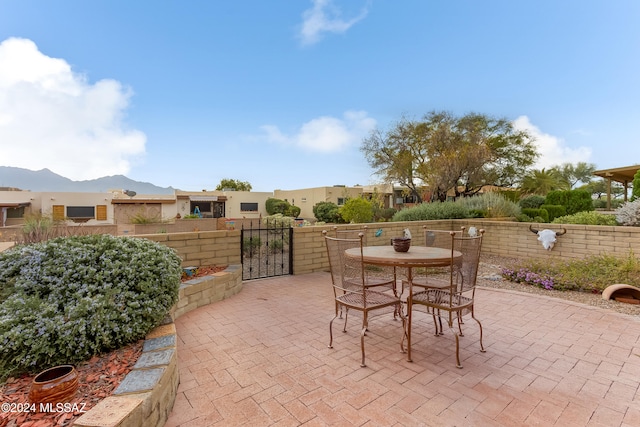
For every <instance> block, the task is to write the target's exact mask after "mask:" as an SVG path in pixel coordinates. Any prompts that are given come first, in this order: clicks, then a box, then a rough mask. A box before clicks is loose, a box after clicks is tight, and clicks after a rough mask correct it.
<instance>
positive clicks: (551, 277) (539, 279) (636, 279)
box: [502, 252, 640, 293]
mask: <svg viewBox="0 0 640 427" xmlns="http://www.w3.org/2000/svg"><path fill="white" fill-rule="evenodd" d="M502 275H503V277H505V278H507V279H509V280H511V281H514V282H518V283H525V284H529V285H533V286H538V287H541V288H545V289H553V290H560V291H584V292H598V293H602V291H603V290H604V289H605V288H606V287H607V286H609V285H611V284H613V283H627V284H629V285H632V286H640V259H638V258H636V257H635V256H634V254H633V253H631V252H630V253H629V254H628V255H627V256H626V257H620V256H615V255H607V254H603V255H591V256H589V257H587V258H585V259H581V260H569V261H566V260H555V261H554V260H549V259H544V260H541V259H529V260H526V261H522V262H520V263H518V264H517V265H515V266H513V267H510V268H505V269H503V270H502Z"/></svg>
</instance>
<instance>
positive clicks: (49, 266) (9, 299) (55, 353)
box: [0, 235, 182, 379]
mask: <svg viewBox="0 0 640 427" xmlns="http://www.w3.org/2000/svg"><path fill="white" fill-rule="evenodd" d="M181 273H182V269H181V260H180V258H179V257H178V256H177V255H176V253H175V251H174V250H173V249H170V248H168V247H166V246H163V245H160V244H158V243H155V242H152V241H150V240H146V239H137V238H120V237H114V236H109V235H90V236H74V237H66V238H56V239H53V240H49V241H46V242H42V243H35V244H32V245H26V246H17V247H15V248H12V249H10V250H8V251H5V252H3V253H0V379H4V378H6V377H7V376H9V375H14V374H18V373H21V372H36V371H40V370H43V369H46V368H48V367H51V366H54V365H59V364H67V363H71V364H74V363H77V362H81V361H83V360H86V359H88V358H90V357H91V356H93V355H96V354H100V353H102V352H105V351H110V350H113V349H116V348H119V347H122V346H124V345H126V344H128V343H131V342H134V341H137V340H138V339H140V338H143V337H144V336H145V335H146V334H147V333H148V332H149V331H150V330H151V329H153V328H154V327H156V326H157V325H158V324H160V322H161V321H162V320H163V318H164V317H165V316H166V314H167V313H168V311H169V309H170V308H171V307H172V306H173V304H174V303H175V302H176V301H177V299H178V288H179V286H180V276H181Z"/></svg>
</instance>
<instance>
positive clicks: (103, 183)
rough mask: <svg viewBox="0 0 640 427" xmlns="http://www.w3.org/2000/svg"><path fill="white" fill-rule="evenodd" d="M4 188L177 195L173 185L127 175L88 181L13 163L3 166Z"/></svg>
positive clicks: (0, 181)
mask: <svg viewBox="0 0 640 427" xmlns="http://www.w3.org/2000/svg"><path fill="white" fill-rule="evenodd" d="M0 187H12V188H19V189H21V190H31V191H36V192H37V191H64V192H81V193H104V192H107V191H109V190H114V189H126V190H133V191H135V192H136V193H138V194H173V191H174V188H173V187H158V186H157V185H153V184H151V183H149V182H140V181H134V180H132V179H129V178H127V177H126V176H124V175H113V176H105V177H102V178H97V179H90V180H87V181H72V180H70V179H69V178H65V177H64V176H61V175H58V174H55V173H53V172H51V171H50V170H49V169H42V170H39V171H32V170H29V169H23V168H16V167H11V166H0Z"/></svg>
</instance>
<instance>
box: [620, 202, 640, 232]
mask: <svg viewBox="0 0 640 427" xmlns="http://www.w3.org/2000/svg"><path fill="white" fill-rule="evenodd" d="M616 220H617V221H618V222H619V223H620V224H622V225H631V226H640V199H636V200H634V201H633V202H627V203H625V204H624V205H622V206H620V207H619V208H618V209H616Z"/></svg>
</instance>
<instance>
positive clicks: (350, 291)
mask: <svg viewBox="0 0 640 427" xmlns="http://www.w3.org/2000/svg"><path fill="white" fill-rule="evenodd" d="M323 234H324V236H325V242H326V246H327V255H328V257H329V266H330V271H331V282H332V285H333V296H334V301H335V316H334V317H333V319H331V322H330V323H329V348H333V321H334V320H335V319H337V318H338V316H339V315H340V313H341V312H342V310H343V309H344V310H345V312H346V313H347V314H348V312H349V310H356V311H359V312H361V313H362V330H361V332H360V348H361V352H362V362H361V363H360V366H362V367H365V366H366V363H365V351H364V337H365V333H366V332H367V327H368V324H369V315H370V312H372V311H376V312H380V313H385V312H391V311H393V313H394V314H398V315H399V316H400V317H401V319H402V333H403V336H402V337H403V339H402V340H400V349H401V350H404V348H403V342H404V334H405V317H404V315H403V311H402V302H401V301H400V298H399V297H398V296H396V295H394V294H391V293H385V292H381V291H379V290H374V289H372V288H370V287H368V286H366V283H365V282H366V281H365V264H364V263H363V261H362V247H363V237H364V236H363V234H362V233H360V235H359V237H358V238H357V239H340V238H335V237H329V236H328V235H327V233H326V231H324V232H323ZM351 248H360V256H359V257H357V258H354V257H348V256H346V254H345V251H346V250H347V249H351ZM384 309H387V310H384ZM347 317H348V316H347V315H345V320H344V327H343V330H342V331H343V332H346V331H347Z"/></svg>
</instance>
